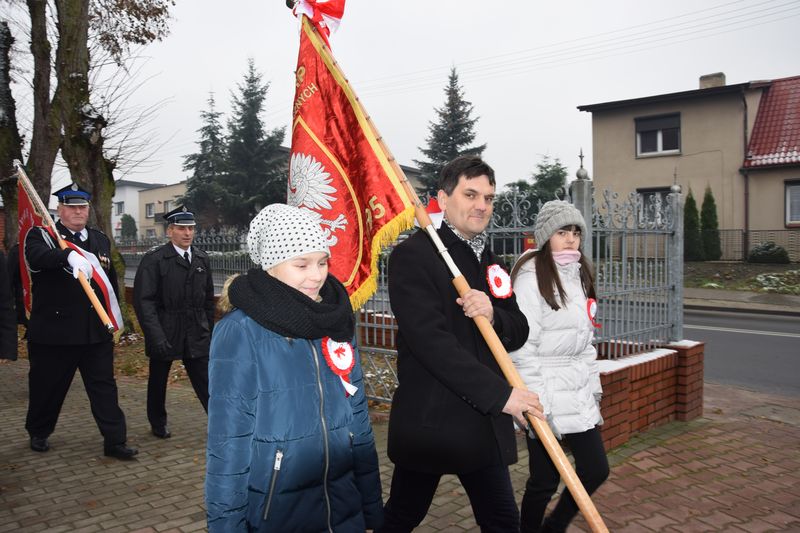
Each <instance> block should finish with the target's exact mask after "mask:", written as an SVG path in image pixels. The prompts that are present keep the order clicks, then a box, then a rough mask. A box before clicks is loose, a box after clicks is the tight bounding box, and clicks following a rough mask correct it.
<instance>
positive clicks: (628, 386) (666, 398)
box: [600, 342, 705, 449]
mask: <svg viewBox="0 0 800 533" xmlns="http://www.w3.org/2000/svg"><path fill="white" fill-rule="evenodd" d="M704 349H705V345H704V344H703V343H694V342H685V343H678V344H674V345H670V346H667V347H665V349H661V350H657V351H656V352H653V353H649V354H642V355H638V356H630V357H626V358H622V359H617V360H613V361H600V367H601V374H600V379H601V382H602V384H603V400H602V402H601V404H600V409H601V412H602V414H603V418H604V421H605V423H604V424H603V427H602V433H603V441H604V442H605V445H606V449H611V448H615V447H617V446H619V445H621V444H624V443H625V442H627V441H628V439H630V438H631V436H632V435H634V434H636V433H639V432H643V431H647V430H648V429H651V428H654V427H656V426H661V425H663V424H666V423H668V422H671V421H673V420H681V421H686V420H691V419H693V418H697V417H699V416H700V415H702V414H703V354H704Z"/></svg>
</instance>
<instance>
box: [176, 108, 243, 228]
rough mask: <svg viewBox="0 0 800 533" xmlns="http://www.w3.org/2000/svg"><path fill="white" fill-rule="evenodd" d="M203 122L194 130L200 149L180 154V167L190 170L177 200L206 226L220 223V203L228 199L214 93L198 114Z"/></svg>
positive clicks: (221, 136)
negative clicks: (198, 138)
mask: <svg viewBox="0 0 800 533" xmlns="http://www.w3.org/2000/svg"><path fill="white" fill-rule="evenodd" d="M200 117H201V119H202V121H203V125H202V126H201V127H200V129H198V130H197V131H198V133H199V134H200V140H199V141H198V142H197V144H198V145H199V147H200V151H199V152H197V153H195V154H190V155H187V156H185V157H184V163H183V170H186V171H191V172H192V175H191V176H190V177H189V179H188V180H187V181H186V194H185V195H184V197H183V198H181V200H180V201H181V202H182V203H183V204H185V205H187V206H188V207H189V209H190V210H191V211H192V212H194V214H195V218H196V219H197V223H198V224H199V225H200V226H201V227H203V228H210V227H213V226H216V225H218V224H220V223H221V222H222V220H221V217H222V211H221V206H222V205H226V204H227V203H229V202H230V201H231V200H230V199H229V193H228V191H227V190H226V189H225V188H224V187H223V182H224V176H225V174H226V166H227V165H226V161H225V159H226V145H225V136H224V133H223V131H222V124H221V122H220V118H221V117H222V113H220V112H219V111H217V110H216V105H215V100H214V94H213V93H212V94H210V95H209V97H208V109H207V110H205V111H202V112H201V113H200Z"/></svg>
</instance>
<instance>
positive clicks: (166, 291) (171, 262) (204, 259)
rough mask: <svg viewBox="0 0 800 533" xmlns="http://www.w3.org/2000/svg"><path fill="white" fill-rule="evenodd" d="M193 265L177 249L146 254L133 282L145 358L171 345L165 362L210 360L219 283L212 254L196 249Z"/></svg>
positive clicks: (192, 256) (166, 246) (162, 249)
mask: <svg viewBox="0 0 800 533" xmlns="http://www.w3.org/2000/svg"><path fill="white" fill-rule="evenodd" d="M191 259H192V264H191V265H189V264H188V263H187V262H186V260H185V259H184V258H183V257H181V256H179V255H178V252H176V251H175V247H174V246H173V245H172V243H167V244H165V245H164V246H160V247H158V248H156V249H155V250H152V251H150V252H148V253H147V254H145V256H144V257H143V258H142V262H141V263H139V268H138V269H137V270H136V278H135V279H134V282H133V306H134V309H135V310H136V317H137V318H138V319H139V325H140V326H141V327H142V331H143V332H144V340H145V353H146V354H147V356H148V357H154V358H157V357H156V355H155V354H154V347H156V346H158V345H159V344H160V343H162V342H163V341H165V340H166V341H169V343H170V344H171V345H172V351H171V352H170V354H168V356H167V357H166V358H165V359H167V360H169V359H194V358H197V357H208V350H209V346H210V343H211V328H212V327H213V325H214V280H213V278H212V275H211V266H210V264H209V260H208V254H206V253H205V252H204V251H202V250H198V249H197V248H195V247H194V246H192V253H191Z"/></svg>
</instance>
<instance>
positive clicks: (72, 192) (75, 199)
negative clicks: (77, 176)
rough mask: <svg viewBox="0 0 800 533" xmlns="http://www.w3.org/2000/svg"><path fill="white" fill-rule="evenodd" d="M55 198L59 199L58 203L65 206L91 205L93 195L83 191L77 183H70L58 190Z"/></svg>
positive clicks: (54, 194)
mask: <svg viewBox="0 0 800 533" xmlns="http://www.w3.org/2000/svg"><path fill="white" fill-rule="evenodd" d="M53 196H56V197H58V203H60V204H64V205H89V200H91V199H92V195H91V194H89V192H88V191H84V190H83V189H81V188H80V186H79V185H78V184H77V183H70V184H69V185H67V186H66V187H64V188H63V189H59V190H57V191H56V192H54V193H53Z"/></svg>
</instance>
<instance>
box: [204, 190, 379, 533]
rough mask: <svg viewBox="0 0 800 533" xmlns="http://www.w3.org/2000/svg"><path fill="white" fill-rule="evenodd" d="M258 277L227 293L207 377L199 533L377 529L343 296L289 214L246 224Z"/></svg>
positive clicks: (319, 245)
mask: <svg viewBox="0 0 800 533" xmlns="http://www.w3.org/2000/svg"><path fill="white" fill-rule="evenodd" d="M247 245H248V248H249V253H250V256H251V258H252V259H253V261H254V262H255V263H256V264H258V265H260V267H261V268H256V269H252V270H250V271H248V272H247V273H246V274H244V275H241V276H238V277H235V278H233V279H232V281H231V280H229V282H228V283H226V287H225V288H224V289H223V295H222V298H221V299H220V305H221V307H222V309H223V312H225V313H226V314H225V316H224V317H223V318H222V320H220V322H219V323H218V324H217V325H216V327H215V328H214V333H213V335H212V339H211V359H210V365H209V393H210V400H209V405H208V456H207V464H206V469H207V470H206V483H205V489H206V508H207V513H208V529H209V531H210V532H215V531H221V532H226V533H227V532H232V531H280V532H290V531H303V532H316V531H328V532H336V533H339V532H359V533H361V532H363V531H365V530H371V529H373V528H375V527H377V526H379V525H380V522H381V521H382V506H383V503H382V497H381V484H380V478H379V472H378V456H377V453H376V451H375V441H374V438H373V434H372V428H371V426H370V422H369V413H368V410H367V400H366V396H365V394H364V389H363V386H362V372H361V365H360V362H359V357H358V353H357V351H356V350H355V348H354V344H353V339H354V329H355V328H354V318H353V311H352V308H351V306H350V300H349V298H348V295H347V291H346V290H345V288H344V286H343V285H342V284H341V283H340V282H339V281H338V280H336V279H335V278H334V277H332V276H328V257H329V255H330V254H329V251H328V246H327V243H326V239H325V236H324V235H323V233H322V230H321V229H320V226H319V224H318V223H317V222H316V221H315V220H314V219H313V218H312V216H311V215H310V214H309V213H308V211H305V210H303V209H300V208H296V207H290V206H287V205H284V204H272V205H270V206H267V207H266V208H264V209H263V210H262V211H261V212H260V213H259V214H258V215H257V216H256V217H255V218H254V219H253V221H252V222H251V223H250V232H249V233H248V236H247Z"/></svg>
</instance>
